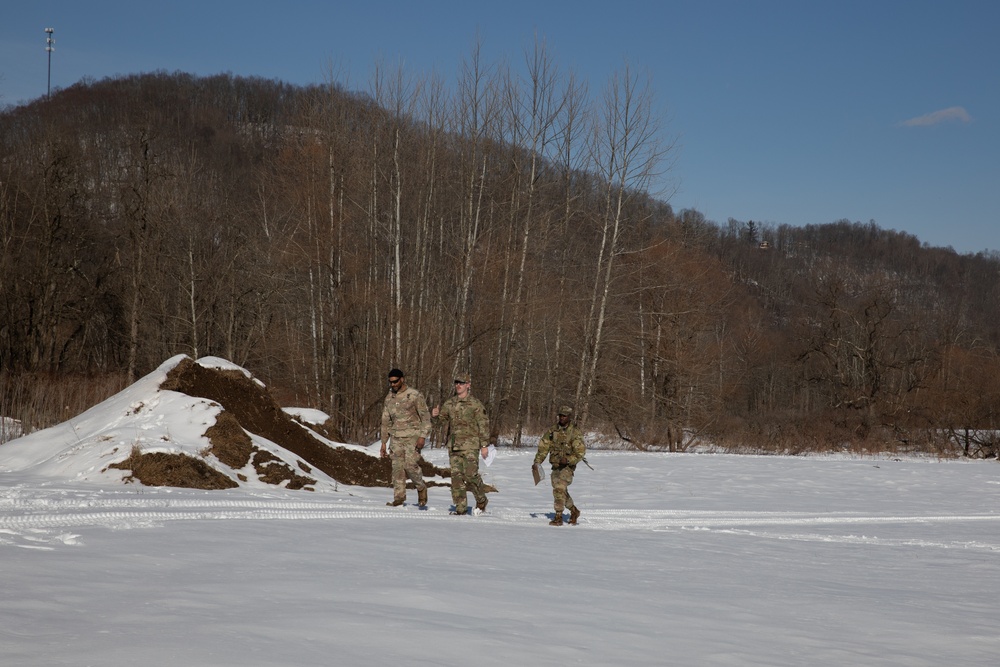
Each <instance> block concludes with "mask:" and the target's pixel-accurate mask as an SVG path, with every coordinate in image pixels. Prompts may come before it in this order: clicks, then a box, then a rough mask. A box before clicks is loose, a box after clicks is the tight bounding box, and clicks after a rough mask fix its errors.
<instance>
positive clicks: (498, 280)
mask: <svg viewBox="0 0 1000 667" xmlns="http://www.w3.org/2000/svg"><path fill="white" fill-rule="evenodd" d="M529 55H530V57H529V59H528V62H529V65H528V68H527V73H526V74H524V75H521V76H517V75H515V74H514V73H513V72H511V71H509V70H508V69H506V68H504V67H502V66H498V65H493V64H486V63H482V62H480V60H479V58H478V56H477V55H475V54H474V55H473V56H472V57H471V58H470V59H469V61H468V62H467V63H466V67H465V68H464V69H463V74H462V75H461V77H460V79H459V80H458V81H457V82H454V84H453V85H452V84H450V85H448V86H445V85H442V83H441V82H439V81H436V80H431V79H417V78H414V77H411V76H408V75H407V74H406V73H405V72H404V71H402V70H394V71H388V70H382V69H376V70H375V72H374V74H373V75H372V79H371V81H370V84H369V86H368V88H367V92H366V93H365V94H359V93H356V92H351V91H348V90H345V89H344V88H343V87H341V86H340V85H337V84H334V83H331V84H329V85H322V86H320V85H317V86H309V87H297V86H291V85H287V84H284V83H281V82H277V81H270V80H263V79H256V78H240V77H234V76H229V75H222V76H213V77H207V78H198V77H194V76H191V75H187V74H180V73H177V74H167V73H154V74H146V75H134V76H122V77H117V78H111V79H104V80H101V81H83V82H81V83H79V84H77V85H74V86H72V87H70V88H67V89H64V90H61V91H58V92H56V93H54V94H53V95H52V96H51V98H49V99H40V100H37V101H35V102H32V103H30V104H27V105H23V106H19V107H14V108H8V109H6V110H4V111H3V112H2V113H0V243H2V247H0V290H2V298H0V388H2V394H0V414H4V415H6V416H9V417H13V418H18V419H22V420H24V421H25V426H26V427H28V428H37V427H40V426H46V425H48V424H49V423H52V422H54V421H61V420H63V419H65V418H66V416H67V414H66V413H73V412H76V411H79V410H80V409H82V408H84V407H87V405H89V404H83V405H70V403H72V402H73V401H72V400H71V399H70V398H68V397H66V396H63V395H62V394H60V389H59V387H62V388H63V389H65V387H66V386H69V385H73V386H84V385H86V386H90V387H91V389H90V390H86V391H83V390H81V391H80V392H77V393H74V392H69V393H70V394H73V395H80V396H85V397H86V398H85V399H84V398H81V399H79V400H81V401H83V400H93V398H94V396H93V393H94V392H93V385H95V384H96V385H97V386H99V387H100V388H101V390H103V391H104V392H110V391H113V390H114V389H115V387H119V388H120V387H121V386H124V385H125V384H127V383H128V382H130V381H132V380H133V379H135V378H137V377H139V376H141V375H143V374H145V373H147V372H149V371H150V370H151V369H153V368H155V367H156V366H158V365H159V364H160V363H161V362H162V361H164V360H165V359H167V358H169V357H171V356H173V355H175V354H178V353H186V354H188V355H191V356H192V357H196V358H197V357H202V356H208V355H213V356H219V357H224V358H226V359H230V360H232V361H233V362H235V363H237V364H240V365H242V366H244V367H246V368H248V369H249V370H251V371H252V372H253V373H254V374H255V375H257V376H258V377H260V378H262V379H263V380H264V381H265V382H266V383H267V384H268V385H269V386H270V387H271V388H272V391H273V392H275V394H276V395H277V396H278V397H279V399H280V400H281V401H282V402H283V403H284V404H286V405H288V404H297V405H300V406H310V407H315V408H319V409H321V410H324V411H326V412H327V413H329V414H330V415H331V417H332V422H333V424H332V425H333V427H335V428H336V429H337V431H339V435H340V437H342V438H343V439H345V440H350V441H360V442H367V441H370V440H372V439H373V438H374V437H375V431H376V428H377V422H378V415H379V408H380V402H381V398H382V396H383V395H384V393H385V390H386V382H385V376H386V371H387V370H388V369H389V368H392V367H400V368H402V369H404V370H405V371H406V372H407V373H408V375H409V377H410V383H411V384H412V385H413V386H416V387H417V388H419V389H421V390H422V391H424V393H425V394H427V396H428V398H429V400H430V401H431V402H432V403H433V402H437V401H441V400H443V399H444V398H446V397H447V396H448V395H449V394H450V392H451V390H452V379H453V376H454V374H455V373H456V372H459V371H469V372H471V374H472V376H473V392H474V393H475V394H476V395H477V396H479V397H480V398H481V399H482V400H483V402H484V403H485V404H486V405H487V407H488V409H489V411H490V414H491V417H492V420H493V427H494V431H495V432H496V433H498V434H500V435H502V436H503V437H504V438H513V439H514V443H515V444H519V442H520V435H521V434H522V433H524V432H534V431H536V430H537V429H539V428H541V427H542V426H543V425H545V424H547V423H549V422H550V421H551V420H552V419H553V414H554V413H553V410H554V407H555V406H558V405H559V404H561V403H570V404H573V405H575V406H576V407H577V408H578V414H579V417H580V420H581V421H583V422H584V423H585V425H586V426H587V427H588V428H592V429H597V430H603V431H605V432H607V433H608V434H610V435H615V436H620V437H621V438H622V441H623V442H626V443H630V444H631V445H632V446H635V447H639V448H648V447H662V448H669V449H672V450H678V449H683V448H685V447H687V446H689V445H690V443H691V442H692V441H694V440H695V439H697V438H703V439H708V440H710V441H712V442H715V443H718V444H720V445H722V446H732V447H741V448H748V449H750V450H754V451H776V452H778V451H780V452H797V451H805V450H814V449H828V448H831V447H835V448H841V447H853V448H859V449H884V448H886V447H906V448H921V449H942V448H944V447H945V445H944V444H943V442H944V440H943V438H944V437H945V436H946V435H947V434H949V433H956V432H959V433H960V432H963V430H964V429H977V430H982V429H994V428H998V427H1000V415H998V414H997V409H998V406H1000V360H998V344H1000V257H998V256H997V255H996V254H985V253H981V254H977V255H959V254H957V253H955V252H954V251H953V250H951V249H941V248H930V247H926V246H923V245H921V243H920V242H919V241H918V240H917V239H916V238H915V237H913V236H911V235H908V234H905V233H900V232H895V231H887V230H883V229H880V228H879V227H878V226H877V225H875V224H874V223H859V222H850V221H837V222H831V224H828V225H812V226H808V227H793V226H788V225H781V226H774V225H768V224H760V223H757V222H752V221H738V220H732V219H731V220H729V221H727V222H726V223H724V224H719V223H716V222H713V221H709V220H706V219H705V218H704V216H703V215H701V214H700V213H698V212H697V211H694V210H683V211H679V212H675V211H674V210H673V209H672V207H671V206H670V205H669V203H667V202H666V201H663V200H661V199H658V198H657V197H656V196H654V195H652V194H650V192H649V189H650V187H651V184H652V183H654V182H660V180H659V175H660V173H661V172H662V171H663V170H664V169H666V168H667V167H669V165H670V162H671V161H672V159H673V155H672V145H671V142H670V140H669V139H668V138H667V135H666V133H665V132H666V130H665V128H662V127H660V126H659V124H658V121H659V118H660V115H659V112H658V110H657V109H656V106H655V103H654V101H653V100H654V97H653V95H652V91H651V90H650V89H649V87H648V84H646V83H645V80H644V79H643V78H642V77H641V76H638V75H637V74H636V73H635V72H633V71H630V70H628V69H627V68H626V69H624V70H623V71H620V72H618V73H616V74H615V76H614V77H612V79H611V80H610V81H609V82H608V84H607V86H606V87H605V88H603V89H602V90H600V91H598V92H596V93H591V92H588V90H587V89H586V88H585V87H584V86H582V85H580V83H579V82H577V81H576V80H574V79H573V78H572V77H568V76H567V77H564V76H562V75H561V74H560V73H559V72H558V70H557V68H556V67H555V65H554V64H553V63H552V62H551V61H550V60H549V59H548V57H547V54H546V53H545V52H544V51H538V52H535V53H533V54H529ZM942 224H947V223H946V221H942ZM53 395H58V396H60V398H59V399H56V401H55V402H54V404H53V400H52V399H43V398H42V397H43V396H53ZM43 404H44V405H45V406H46V407H45V408H44V409H42V408H41V407H39V406H41V405H43ZM970 432H971V431H970ZM970 442H971V443H972V444H971V445H970V453H975V452H974V451H973V450H974V449H975V441H974V440H973V441H970Z"/></svg>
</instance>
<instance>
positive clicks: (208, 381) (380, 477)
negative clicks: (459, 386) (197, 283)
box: [133, 358, 450, 488]
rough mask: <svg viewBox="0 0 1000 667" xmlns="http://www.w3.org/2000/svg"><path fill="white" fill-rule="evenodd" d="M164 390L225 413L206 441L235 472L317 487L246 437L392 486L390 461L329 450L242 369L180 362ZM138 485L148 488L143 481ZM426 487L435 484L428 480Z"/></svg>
mask: <svg viewBox="0 0 1000 667" xmlns="http://www.w3.org/2000/svg"><path fill="white" fill-rule="evenodd" d="M160 389H165V390H170V391H178V392H182V393H184V394H187V395H188V396H195V397H198V398H205V399H208V400H210V401H214V402H216V403H218V404H219V405H221V406H222V408H223V412H222V413H221V414H220V415H219V418H218V420H217V421H216V424H215V425H214V426H212V427H211V428H209V429H208V431H206V436H207V437H208V438H209V439H210V441H211V443H212V447H211V449H210V450H209V451H210V453H212V454H214V455H215V456H216V457H217V458H218V459H219V460H220V461H222V462H223V463H225V464H226V465H228V466H230V467H232V468H236V469H239V468H243V467H244V466H246V464H247V462H248V461H250V460H251V457H253V463H254V469H255V470H256V471H257V473H258V475H260V476H261V479H262V480H263V481H267V482H270V481H271V480H272V479H276V480H278V481H276V482H272V483H280V482H282V481H284V480H286V479H287V480H288V482H289V483H288V485H287V486H288V488H302V487H303V486H304V485H306V484H309V483H315V482H314V480H310V479H309V478H307V477H302V476H301V475H297V474H296V473H295V471H294V470H292V469H291V467H290V466H288V464H287V463H285V462H283V461H280V460H277V458H276V457H274V456H273V455H270V454H268V452H264V451H261V450H259V449H257V448H255V447H254V446H253V444H252V443H251V442H250V438H249V436H247V433H254V434H257V435H259V436H262V437H264V438H267V439H268V440H270V441H271V442H274V443H275V444H277V445H279V446H281V447H283V448H284V449H287V450H288V451H290V452H292V453H293V454H295V455H296V456H298V457H300V458H301V459H302V460H303V461H306V462H307V463H308V464H309V465H311V466H314V467H315V468H318V469H319V470H321V471H322V472H324V473H326V474H327V475H329V476H330V477H332V478H333V479H335V480H337V481H338V482H340V483H342V484H350V485H356V486H385V487H388V486H391V485H392V483H391V467H390V464H389V461H388V460H386V459H380V458H376V457H373V456H369V455H368V454H365V453H363V452H359V451H355V450H351V449H346V448H343V447H331V446H329V445H327V444H326V443H325V442H323V441H321V440H319V439H318V438H317V437H316V436H315V435H314V434H313V432H312V431H310V430H309V429H308V428H307V427H306V426H304V425H303V424H301V423H300V422H298V421H296V420H294V419H292V418H291V417H290V416H289V415H288V414H286V413H285V412H284V411H283V410H282V409H281V408H280V407H279V406H278V405H277V403H275V402H274V399H273V398H272V397H271V395H270V393H268V391H267V389H266V388H265V387H264V386H263V385H261V384H259V383H258V382H256V381H254V380H253V379H251V378H249V377H247V376H246V375H245V374H244V373H242V372H241V371H239V370H223V369H218V368H206V367H204V366H201V365H199V364H197V363H195V362H194V361H193V360H192V359H190V358H187V359H182V360H181V361H180V363H178V364H177V366H176V367H174V368H173V369H172V370H171V371H170V372H169V373H168V374H167V378H166V379H165V380H164V381H163V382H162V383H161V384H160ZM187 458H190V457H187ZM306 467H307V466H306ZM421 467H422V469H423V471H424V474H425V475H427V476H429V477H433V476H441V477H444V476H448V475H449V474H450V471H448V470H444V469H442V468H438V467H437V466H434V465H431V464H430V463H428V462H427V461H421ZM304 472H306V473H308V472H310V471H309V470H304ZM133 474H135V472H134V469H133ZM140 481H143V482H144V483H145V481H144V480H140ZM428 485H431V486H433V485H436V484H435V483H434V482H433V481H430V480H429V481H428ZM173 486H179V485H177V484H173Z"/></svg>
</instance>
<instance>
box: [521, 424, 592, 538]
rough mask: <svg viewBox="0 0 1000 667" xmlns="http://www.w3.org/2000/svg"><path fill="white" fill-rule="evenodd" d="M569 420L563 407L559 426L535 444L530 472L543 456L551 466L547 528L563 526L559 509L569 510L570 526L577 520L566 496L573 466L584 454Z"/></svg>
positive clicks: (577, 511)
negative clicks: (550, 511) (550, 513)
mask: <svg viewBox="0 0 1000 667" xmlns="http://www.w3.org/2000/svg"><path fill="white" fill-rule="evenodd" d="M572 416H573V408H571V407H569V406H566V405H564V406H562V407H560V408H559V423H558V424H556V425H555V426H553V427H552V428H550V429H549V430H548V431H546V432H545V435H543V436H542V438H541V439H540V440H539V441H538V452H537V453H536V454H535V462H534V463H533V464H532V468H536V467H538V466H540V465H541V463H542V461H544V460H545V457H546V456H548V457H549V463H550V464H552V477H551V479H552V499H553V501H554V503H553V506H554V508H555V518H553V519H552V521H549V525H550V526H561V525H563V507H567V508H569V523H570V525H572V526H575V525H576V522H577V519H579V518H580V508H579V507H577V506H576V504H575V503H574V502H573V498H571V497H570V495H569V485H570V484H572V483H573V473H575V472H576V464H577V463H579V462H580V461H582V460H583V457H584V456H585V455H586V453H587V450H586V448H585V447H584V445H583V433H582V432H581V431H580V429H579V428H578V427H577V426H576V425H575V424H571V423H570V418H571V417H572Z"/></svg>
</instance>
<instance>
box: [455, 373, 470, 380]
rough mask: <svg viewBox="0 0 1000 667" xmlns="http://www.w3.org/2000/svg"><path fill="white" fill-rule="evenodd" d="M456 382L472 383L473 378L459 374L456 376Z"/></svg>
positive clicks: (465, 374)
mask: <svg viewBox="0 0 1000 667" xmlns="http://www.w3.org/2000/svg"><path fill="white" fill-rule="evenodd" d="M455 382H472V376H471V375H469V374H468V373H457V374H456V375H455Z"/></svg>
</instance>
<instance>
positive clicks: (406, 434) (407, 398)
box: [382, 387, 431, 445]
mask: <svg viewBox="0 0 1000 667" xmlns="http://www.w3.org/2000/svg"><path fill="white" fill-rule="evenodd" d="M430 434H431V413H430V410H428V409H427V401H425V400H424V395H423V394H421V393H420V392H419V391H417V390H416V389H414V388H413V387H407V388H406V389H404V390H403V391H401V392H399V393H398V394H394V393H392V392H391V391H390V392H389V393H388V395H386V397H385V403H384V404H383V405H382V444H383V445H384V444H386V443H387V442H389V438H390V437H399V438H419V437H424V438H426V437H428V436H430Z"/></svg>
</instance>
